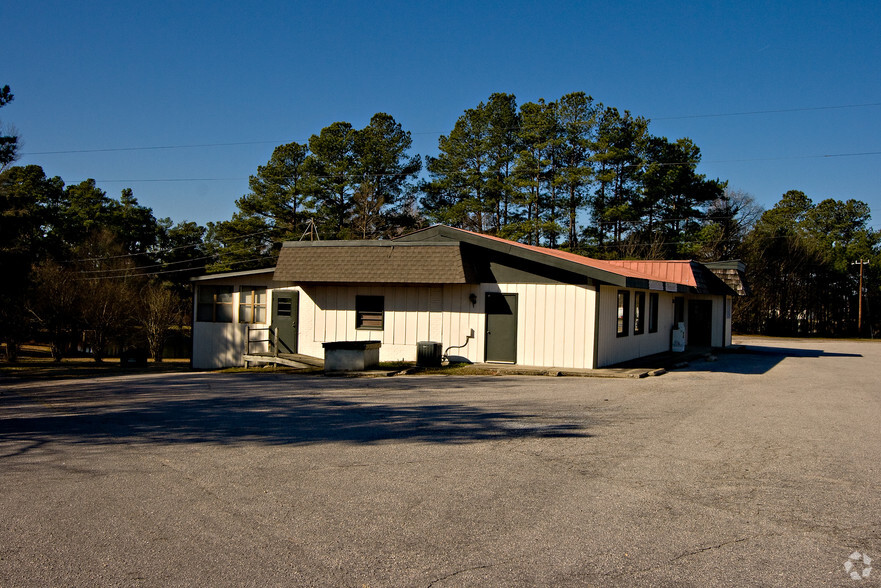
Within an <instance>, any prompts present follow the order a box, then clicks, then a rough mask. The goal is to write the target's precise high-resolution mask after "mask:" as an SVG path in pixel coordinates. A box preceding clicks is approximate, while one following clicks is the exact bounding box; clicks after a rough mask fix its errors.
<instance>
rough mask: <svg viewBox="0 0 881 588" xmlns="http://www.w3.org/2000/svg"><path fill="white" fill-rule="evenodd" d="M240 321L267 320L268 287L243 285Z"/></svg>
mask: <svg viewBox="0 0 881 588" xmlns="http://www.w3.org/2000/svg"><path fill="white" fill-rule="evenodd" d="M239 322H240V323H265V322H266V288H261V287H258V286H242V289H241V290H240V291H239Z"/></svg>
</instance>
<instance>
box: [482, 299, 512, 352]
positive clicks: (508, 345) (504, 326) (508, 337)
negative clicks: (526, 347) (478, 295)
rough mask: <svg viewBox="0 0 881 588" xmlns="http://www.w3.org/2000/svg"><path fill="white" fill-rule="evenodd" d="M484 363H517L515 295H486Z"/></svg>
mask: <svg viewBox="0 0 881 588" xmlns="http://www.w3.org/2000/svg"><path fill="white" fill-rule="evenodd" d="M486 361H499V362H506V363H517V295H516V294H502V293H500V292H487V293H486Z"/></svg>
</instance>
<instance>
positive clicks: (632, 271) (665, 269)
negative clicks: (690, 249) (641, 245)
mask: <svg viewBox="0 0 881 588" xmlns="http://www.w3.org/2000/svg"><path fill="white" fill-rule="evenodd" d="M444 228H445V229H448V230H453V231H457V232H461V233H464V234H468V235H473V236H476V237H480V238H483V239H489V240H491V241H496V242H498V243H504V244H506V245H509V246H511V247H513V248H516V249H522V250H527V251H533V252H536V253H541V254H543V255H549V256H551V257H555V258H557V259H565V260H566V261H570V262H572V263H577V264H579V265H583V266H586V267H590V268H594V269H598V270H603V271H607V272H611V273H613V274H618V275H620V276H625V277H628V278H638V279H644V280H653V281H658V282H668V283H672V284H681V285H684V286H692V287H696V286H697V281H696V280H695V277H694V272H693V270H692V265H691V261H688V260H676V261H629V260H607V259H594V258H592V257H586V256H584V255H578V254H577V253H569V252H568V251H560V250H559V249H550V248H548V247H538V246H536V245H526V244H524V243H518V242H516V241H509V240H508V239H502V238H501V237H495V236H493V235H485V234H482V233H475V232H473V231H468V230H465V229H457V228H454V227H444ZM423 230H428V229H423Z"/></svg>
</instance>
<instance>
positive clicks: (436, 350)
mask: <svg viewBox="0 0 881 588" xmlns="http://www.w3.org/2000/svg"><path fill="white" fill-rule="evenodd" d="M442 355H443V350H442V349H441V344H440V343H438V342H437V341H418V342H417V343H416V365H419V366H422V367H440V364H441V357H442Z"/></svg>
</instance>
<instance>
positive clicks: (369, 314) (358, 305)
mask: <svg viewBox="0 0 881 588" xmlns="http://www.w3.org/2000/svg"><path fill="white" fill-rule="evenodd" d="M384 310H385V298H384V297H382V296H355V328H356V329H363V330H366V331H381V330H382V317H383V311H384Z"/></svg>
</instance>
